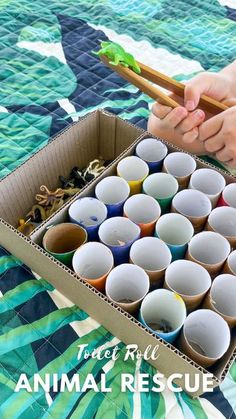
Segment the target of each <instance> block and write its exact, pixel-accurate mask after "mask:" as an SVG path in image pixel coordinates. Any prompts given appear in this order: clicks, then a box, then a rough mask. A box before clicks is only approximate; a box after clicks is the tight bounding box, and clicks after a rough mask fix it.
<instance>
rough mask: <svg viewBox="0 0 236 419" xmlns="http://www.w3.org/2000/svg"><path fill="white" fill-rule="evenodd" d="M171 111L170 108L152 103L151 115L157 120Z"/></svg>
mask: <svg viewBox="0 0 236 419" xmlns="http://www.w3.org/2000/svg"><path fill="white" fill-rule="evenodd" d="M171 111H172V108H171V107H169V106H164V105H161V104H160V103H158V102H156V103H154V105H153V106H152V113H153V114H154V115H155V116H156V117H157V118H159V119H164V118H165V117H166V116H167V115H168V113H170V112H171Z"/></svg>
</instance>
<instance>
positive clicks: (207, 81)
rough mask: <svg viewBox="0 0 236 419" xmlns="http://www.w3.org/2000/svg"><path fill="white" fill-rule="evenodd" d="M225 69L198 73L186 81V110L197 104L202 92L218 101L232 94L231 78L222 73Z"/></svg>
mask: <svg viewBox="0 0 236 419" xmlns="http://www.w3.org/2000/svg"><path fill="white" fill-rule="evenodd" d="M226 69H227V67H226ZM226 69H224V70H222V71H221V72H219V73H210V72H204V73H200V74H198V75H197V76H196V77H194V78H193V79H191V80H189V81H188V82H186V86H185V89H184V103H185V107H186V109H187V110H188V111H193V110H194V109H195V108H196V107H197V106H198V103H199V99H200V96H201V95H203V94H204V95H207V96H210V97H211V98H213V99H216V100H218V101H219V102H223V101H225V100H227V99H230V98H231V97H232V96H233V95H232V81H231V78H230V77H229V75H228V74H225V73H224V71H225V72H226Z"/></svg>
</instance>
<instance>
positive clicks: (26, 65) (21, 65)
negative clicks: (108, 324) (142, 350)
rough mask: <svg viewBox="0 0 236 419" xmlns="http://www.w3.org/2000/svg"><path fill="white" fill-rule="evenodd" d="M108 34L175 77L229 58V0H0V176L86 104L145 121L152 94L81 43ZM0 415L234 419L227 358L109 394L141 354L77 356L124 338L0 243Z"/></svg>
mask: <svg viewBox="0 0 236 419" xmlns="http://www.w3.org/2000/svg"><path fill="white" fill-rule="evenodd" d="M108 38H109V39H111V40H113V41H115V42H118V43H120V44H121V45H123V46H124V47H125V48H126V49H128V50H129V51H130V52H131V53H132V54H133V55H134V56H135V57H136V58H137V59H138V60H140V61H142V62H145V63H146V64H148V65H150V66H152V67H154V68H156V69H157V70H160V71H162V72H164V73H166V74H168V75H170V76H172V77H175V78H176V79H177V80H186V79H188V78H191V77H192V76H194V75H195V74H197V73H198V72H199V71H203V70H210V71H218V70H219V69H221V68H222V67H224V66H225V65H227V64H228V63H230V62H232V61H233V60H234V59H235V58H236V1H235V0H218V1H217V0H211V1H208V2H207V1H205V2H203V1H201V0H188V1H184V0H173V1H168V0H127V1H126V2H125V1H123V0H113V1H112V0H97V1H95V0H63V1H59V0H47V1H46V0H34V1H32V0H0V177H4V176H6V175H7V174H8V173H10V172H11V171H12V170H13V169H15V168H16V167H17V166H18V165H20V164H21V163H22V162H23V161H25V160H26V159H27V158H28V157H29V156H30V155H31V154H32V153H33V152H35V151H37V150H38V149H40V148H41V147H42V146H43V145H45V144H47V142H48V141H50V137H51V136H52V135H54V134H56V133H57V132H58V131H60V130H61V129H63V128H64V127H66V126H67V125H68V124H70V123H71V122H72V121H76V120H78V119H79V118H80V117H81V116H83V115H84V114H86V113H87V112H89V111H92V110H94V109H97V108H106V109H108V110H110V111H112V112H114V113H116V114H118V115H120V116H121V117H122V118H124V119H128V120H130V121H131V122H133V123H135V124H137V125H139V126H141V127H143V128H145V127H146V124H147V117H148V115H149V112H150V106H151V105H152V101H151V100H150V99H149V98H148V97H147V96H146V95H144V94H143V93H141V92H140V91H138V90H137V89H136V88H135V87H133V86H131V85H129V84H127V83H126V82H125V81H124V80H122V79H121V78H120V77H119V76H118V75H117V74H115V73H113V72H112V71H111V70H110V69H109V68H106V67H104V66H103V65H102V64H101V63H100V62H99V60H98V58H97V57H96V56H94V55H93V54H92V53H91V51H92V50H94V49H96V47H97V46H98V44H99V42H100V40H106V39H108ZM0 331H1V332H0V419H48V418H51V419H57V418H58V419H67V418H76V419H90V418H91V419H92V418H96V419H113V418H114V419H115V418H119V419H121V418H124V419H126V418H132V419H152V418H157V419H183V418H184V419H221V418H227V419H234V418H236V415H235V413H236V363H235V364H233V365H232V367H231V369H230V371H229V373H228V375H227V377H226V379H225V380H224V382H223V383H222V384H221V386H220V388H217V389H216V390H215V391H214V392H213V393H206V394H204V395H203V396H201V397H200V398H197V399H194V400H193V399H191V398H190V397H189V396H187V395H186V394H185V393H181V394H178V393H172V392H171V391H169V390H166V391H164V392H163V393H161V394H157V393H156V394H155V393H152V392H148V393H140V394H138V395H137V394H136V395H134V394H133V393H130V392H126V393H121V392H120V375H121V372H127V373H132V374H135V373H137V371H142V372H147V373H149V374H153V373H154V372H155V371H154V370H153V368H152V367H151V366H150V365H149V364H147V363H146V362H144V361H142V363H141V364H140V363H135V362H133V361H132V362H131V361H130V362H127V361H126V362H125V363H124V362H123V361H122V358H119V360H117V361H115V362H113V363H111V362H110V363H109V362H107V361H106V360H103V361H98V360H92V359H89V360H83V361H80V360H78V359H77V350H76V348H77V346H78V345H79V344H83V343H87V344H88V345H89V346H88V348H89V349H91V350H92V349H93V348H98V347H100V346H101V345H104V344H106V345H107V347H111V348H112V347H114V346H115V345H118V346H119V348H120V349H121V350H123V349H124V344H123V343H122V342H119V341H118V339H117V338H116V337H114V336H112V335H111V334H110V333H109V332H107V331H106V330H105V329H104V328H103V327H102V326H101V325H99V324H98V323H97V322H96V321H95V320H93V319H91V318H90V317H88V315H87V314H86V313H84V312H83V311H82V310H80V309H79V308H76V307H74V306H73V305H72V303H70V301H68V300H66V299H65V298H64V297H63V296H62V295H60V294H59V293H58V292H57V291H56V290H54V289H53V288H52V287H51V286H50V285H49V284H48V283H47V282H46V281H44V280H43V279H38V278H37V279H36V278H35V276H34V275H33V273H32V272H31V271H30V270H29V269H28V268H27V267H26V266H24V265H23V264H22V263H21V262H20V261H19V260H17V259H16V258H15V257H13V256H11V255H9V254H8V253H7V252H6V251H5V250H4V249H0ZM55 372H57V373H58V380H60V374H61V373H67V374H68V377H71V376H72V375H73V374H74V373H75V372H79V373H80V374H81V376H83V375H84V376H86V375H87V374H88V373H90V372H92V373H93V375H94V377H95V378H96V381H97V383H99V382H100V379H101V374H102V373H105V374H106V375H107V382H108V383H109V385H110V387H112V393H109V394H102V393H95V392H94V391H92V390H90V391H87V392H86V393H84V394H83V393H79V392H64V393H60V392H53V391H50V392H44V391H42V390H41V391H39V392H38V393H28V392H27V391H21V392H19V393H15V392H14V387H15V384H16V382H17V380H18V378H19V376H20V374H21V373H26V374H27V375H28V376H30V377H32V376H33V374H34V373H39V374H40V376H42V377H44V375H45V374H46V373H55Z"/></svg>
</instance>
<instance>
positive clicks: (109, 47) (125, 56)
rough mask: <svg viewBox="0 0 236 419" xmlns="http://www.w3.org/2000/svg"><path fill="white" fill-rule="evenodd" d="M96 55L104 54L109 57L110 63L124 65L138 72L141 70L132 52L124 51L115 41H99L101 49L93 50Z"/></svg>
mask: <svg viewBox="0 0 236 419" xmlns="http://www.w3.org/2000/svg"><path fill="white" fill-rule="evenodd" d="M94 53H95V54H96V55H99V56H100V55H105V56H106V57H107V58H109V60H110V61H109V63H110V64H112V65H118V64H121V65H123V66H124V67H129V68H131V69H132V70H133V71H134V72H135V73H137V74H140V73H141V70H140V67H139V65H138V63H137V62H136V61H135V59H134V57H133V55H132V54H130V53H129V52H126V51H125V50H124V48H123V47H122V46H121V45H119V44H117V43H116V42H107V41H102V42H101V49H100V50H99V51H98V52H94Z"/></svg>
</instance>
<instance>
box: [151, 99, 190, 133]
mask: <svg viewBox="0 0 236 419" xmlns="http://www.w3.org/2000/svg"><path fill="white" fill-rule="evenodd" d="M152 112H153V114H154V115H155V116H156V117H157V118H159V119H161V120H162V123H163V125H166V126H167V127H169V128H176V127H177V125H178V124H179V123H180V122H181V121H182V120H183V119H184V118H186V116H187V115H188V111H187V109H185V108H184V107H183V106H178V107H177V108H174V109H172V108H169V107H168V106H163V105H160V104H159V103H155V104H154V105H153V108H152Z"/></svg>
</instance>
